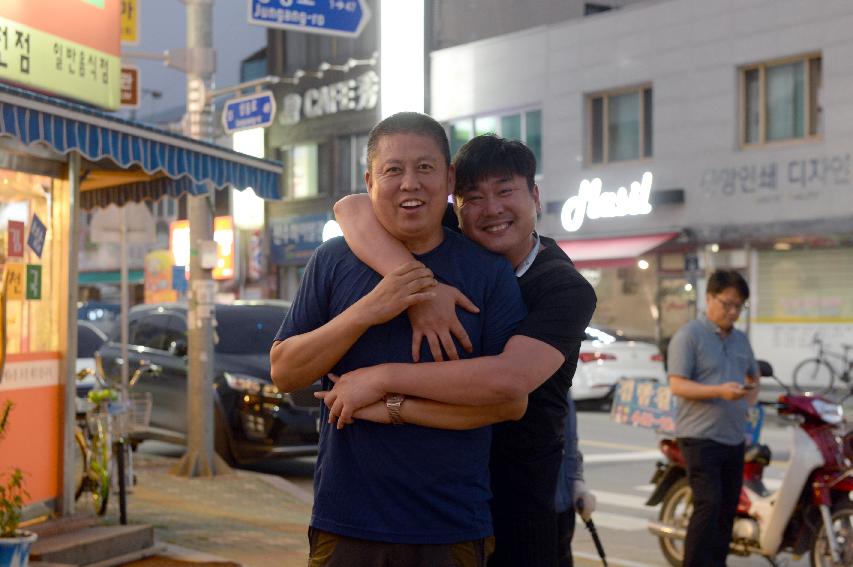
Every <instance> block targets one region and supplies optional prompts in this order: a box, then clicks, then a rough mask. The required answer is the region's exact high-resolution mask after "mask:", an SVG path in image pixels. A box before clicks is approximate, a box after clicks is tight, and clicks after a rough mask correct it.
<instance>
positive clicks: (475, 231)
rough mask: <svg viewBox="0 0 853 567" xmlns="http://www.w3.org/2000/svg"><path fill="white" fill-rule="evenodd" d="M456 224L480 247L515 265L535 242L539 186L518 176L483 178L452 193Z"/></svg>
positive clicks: (538, 209)
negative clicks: (529, 186)
mask: <svg viewBox="0 0 853 567" xmlns="http://www.w3.org/2000/svg"><path fill="white" fill-rule="evenodd" d="M456 206H457V213H458V215H459V226H460V228H461V229H462V232H463V233H465V236H467V237H468V238H470V239H471V240H473V241H474V242H476V243H478V244H479V245H480V246H482V247H484V248H486V249H488V250H491V251H492V252H495V253H497V254H501V255H503V256H504V257H505V258H506V259H507V260H509V261H510V263H511V264H512V265H513V267H517V266H518V265H519V264H520V263H521V262H522V261H523V260H524V258H525V257H526V256H527V254H528V253H530V250H531V248H532V246H533V243H534V242H535V238H534V237H533V230H534V229H535V228H536V215H537V213H539V211H540V210H541V207H540V204H539V188H538V187H537V186H536V185H533V187H532V188H528V185H527V180H526V179H525V178H524V177H522V176H520V175H512V176H507V175H495V176H491V177H486V178H484V179H482V180H480V181H478V182H477V183H475V184H474V186H473V187H470V188H468V189H467V190H465V191H463V192H462V193H461V194H457V196H456Z"/></svg>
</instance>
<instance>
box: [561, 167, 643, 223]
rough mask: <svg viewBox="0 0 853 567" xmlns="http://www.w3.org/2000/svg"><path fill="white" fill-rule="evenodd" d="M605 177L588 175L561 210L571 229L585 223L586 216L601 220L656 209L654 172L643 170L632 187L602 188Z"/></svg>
mask: <svg viewBox="0 0 853 567" xmlns="http://www.w3.org/2000/svg"><path fill="white" fill-rule="evenodd" d="M602 185H603V184H602V181H601V179H600V178H598V177H596V178H595V179H593V180H591V181H590V180H589V179H584V180H583V181H581V183H580V187H578V194H577V195H575V196H573V197H569V199H568V200H567V201H566V202H565V204H564V205H563V210H562V212H561V213H560V221H561V222H562V224H563V228H565V229H566V230H567V231H569V232H576V231H577V230H579V229H580V227H581V226H583V222H584V219H589V220H598V219H606V218H615V217H624V216H635V215H647V214H649V213H651V212H652V205H651V203H650V202H649V195H650V194H651V192H652V172H650V171H647V172H645V173H644V174H643V177H642V178H641V179H640V181H633V182H631V185H630V190H629V189H628V188H626V187H619V188H618V189H616V191H602V190H601V189H602Z"/></svg>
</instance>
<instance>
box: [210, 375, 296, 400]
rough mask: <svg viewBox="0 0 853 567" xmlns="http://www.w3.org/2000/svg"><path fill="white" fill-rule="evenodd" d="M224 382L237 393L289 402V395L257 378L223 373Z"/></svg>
mask: <svg viewBox="0 0 853 567" xmlns="http://www.w3.org/2000/svg"><path fill="white" fill-rule="evenodd" d="M223 374H224V376H225V382H226V383H227V384H228V387H229V388H231V389H232V390H235V391H237V392H241V393H244V394H252V395H255V396H261V397H264V398H270V399H273V400H289V399H290V394H287V393H285V392H282V391H280V390H279V389H278V388H276V387H275V384H270V383H269V382H267V381H265V380H261V379H260V378H258V377H257V376H250V375H249V374H240V373H237V372H224V373H223Z"/></svg>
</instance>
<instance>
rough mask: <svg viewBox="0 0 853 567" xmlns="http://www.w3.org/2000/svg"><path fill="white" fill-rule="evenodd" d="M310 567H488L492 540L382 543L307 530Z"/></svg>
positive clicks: (312, 529)
mask: <svg viewBox="0 0 853 567" xmlns="http://www.w3.org/2000/svg"><path fill="white" fill-rule="evenodd" d="M308 544H309V548H310V551H309V556H308V565H309V567H485V565H486V558H487V557H488V556H489V553H491V551H492V547H493V538H491V537H487V538H483V539H478V540H474V541H465V542H461V543H452V544H450V543H448V544H405V543H383V542H379V541H368V540H363V539H356V538H350V537H345V536H340V535H336V534H332V533H329V532H324V531H321V530H316V529H314V528H311V527H309V528H308Z"/></svg>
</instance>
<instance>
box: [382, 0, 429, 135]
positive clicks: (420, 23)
mask: <svg viewBox="0 0 853 567" xmlns="http://www.w3.org/2000/svg"><path fill="white" fill-rule="evenodd" d="M379 15H380V23H379V29H380V39H379V50H380V51H379V66H380V71H379V76H380V77H382V80H381V81H380V86H379V88H380V99H379V100H380V103H379V104H380V110H381V113H382V118H386V117H388V116H391V115H392V114H395V113H397V112H403V111H411V112H423V111H424V0H382V3H381V8H380V10H379Z"/></svg>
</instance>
